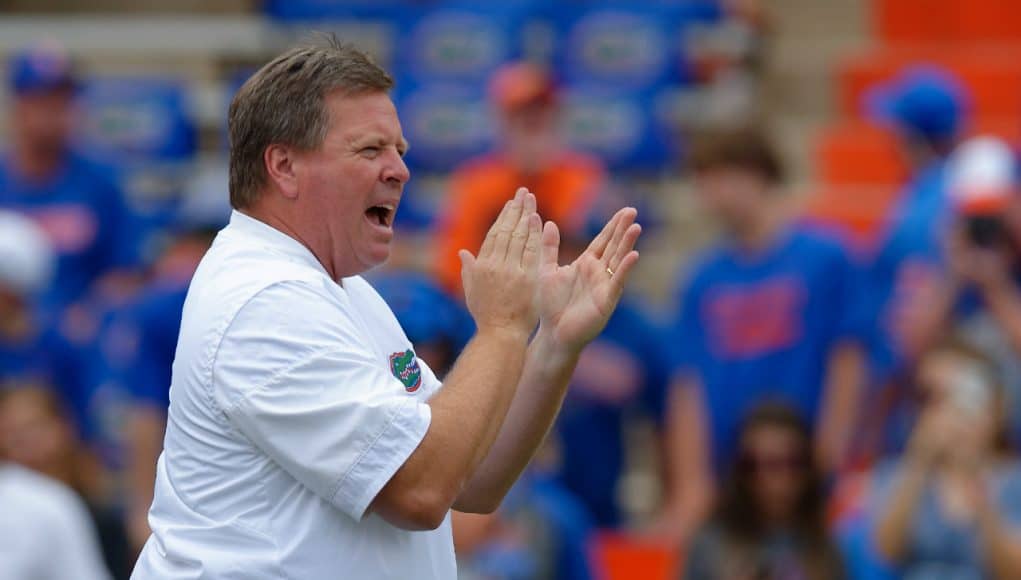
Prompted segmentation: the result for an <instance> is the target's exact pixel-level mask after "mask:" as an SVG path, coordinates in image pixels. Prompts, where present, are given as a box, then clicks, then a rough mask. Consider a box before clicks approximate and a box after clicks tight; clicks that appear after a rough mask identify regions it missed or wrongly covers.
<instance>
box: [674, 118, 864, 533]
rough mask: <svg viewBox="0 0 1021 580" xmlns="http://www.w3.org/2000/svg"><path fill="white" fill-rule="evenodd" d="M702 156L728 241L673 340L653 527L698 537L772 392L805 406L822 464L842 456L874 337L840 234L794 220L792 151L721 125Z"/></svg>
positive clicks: (697, 286) (699, 177)
mask: <svg viewBox="0 0 1021 580" xmlns="http://www.w3.org/2000/svg"><path fill="white" fill-rule="evenodd" d="M690 163H691V167H692V170H693V172H694V179H695V190H696V192H697V196H698V198H699V201H701V202H702V203H703V204H704V205H705V206H706V209H707V210H708V211H709V213H710V214H711V215H712V216H713V217H714V218H715V219H716V220H717V221H718V222H719V223H720V225H721V226H722V229H723V240H722V241H721V242H720V243H719V244H717V245H716V247H715V248H713V249H712V250H710V251H709V252H708V253H707V254H706V255H705V256H704V257H703V258H702V259H701V262H700V263H698V265H697V266H696V267H695V268H694V269H693V270H692V272H691V273H690V275H689V276H688V281H687V282H686V284H685V285H684V287H683V291H682V292H681V293H680V295H679V299H678V304H679V305H680V310H679V316H678V319H677V323H676V328H675V331H676V333H675V335H674V337H673V338H672V342H671V344H670V346H671V348H672V351H671V353H672V356H673V360H674V362H676V364H677V366H676V369H677V370H676V372H675V374H674V378H673V384H672V388H671V392H670V394H669V416H668V417H669V418H668V439H667V450H668V451H667V460H668V461H667V463H668V467H669V474H668V483H669V488H668V489H667V495H666V503H665V506H664V508H663V510H662V517H661V519H660V522H659V523H658V524H657V525H656V526H655V528H654V530H656V532H657V533H658V534H659V535H661V536H662V537H664V538H668V539H670V540H672V541H675V542H683V541H684V540H685V539H687V538H690V534H691V533H692V532H693V531H694V530H695V529H696V528H697V526H698V525H699V523H700V521H701V519H702V517H704V515H705V513H706V511H707V509H708V508H709V507H710V506H711V505H712V489H713V487H714V485H713V480H714V478H715V477H716V475H717V474H719V473H720V472H721V471H722V468H723V466H725V465H728V464H729V463H730V462H731V461H732V460H733V458H734V457H735V453H736V452H737V447H738V428H739V426H740V424H741V421H742V420H743V418H744V416H745V415H746V414H747V413H748V412H749V411H750V410H751V409H752V408H754V407H755V406H757V405H758V404H760V403H762V402H763V401H767V400H780V401H785V402H787V403H789V404H791V405H792V406H793V407H794V408H796V409H797V410H798V411H799V412H800V413H801V415H802V417H803V418H804V419H805V420H806V421H807V422H808V424H809V425H810V426H811V429H812V432H813V434H814V437H813V442H814V454H815V457H816V458H817V459H818V460H819V462H820V465H821V466H822V468H823V469H824V470H825V471H826V472H827V473H834V472H835V471H837V470H839V469H840V468H841V467H842V465H843V463H844V461H845V458H846V456H847V453H848V450H849V448H850V445H851V436H852V432H853V429H854V427H855V424H856V420H857V418H858V408H859V397H860V393H861V389H862V384H863V382H864V368H865V365H864V358H865V357H864V346H863V345H864V344H865V342H866V337H867V335H868V332H867V324H866V321H865V320H863V317H862V316H861V308H860V307H859V304H858V302H857V301H858V299H859V297H860V292H859V291H858V286H859V283H860V280H859V272H858V269H857V268H856V267H855V266H854V265H853V264H852V262H851V261H850V259H849V257H848V255H847V253H846V252H845V251H844V250H843V249H842V248H841V246H840V245H839V244H837V243H836V242H833V241H830V240H828V239H826V238H824V237H823V236H821V235H820V234H818V233H816V232H812V231H809V230H808V229H806V228H803V227H801V226H799V225H797V224H796V223H794V222H793V221H792V218H791V217H790V215H789V214H788V213H787V211H786V207H785V205H784V198H783V197H782V194H781V191H780V186H781V184H782V182H783V169H782V167H781V164H780V160H779V158H778V156H777V155H776V153H775V152H774V151H773V148H772V146H771V145H770V143H769V141H768V140H767V139H766V138H765V136H764V135H763V134H762V133H760V132H758V131H755V130H753V129H740V130H735V131H729V132H726V133H721V134H719V135H716V136H714V137H713V138H710V139H707V140H705V141H703V142H702V143H699V144H697V145H696V147H695V149H694V150H693V152H692V155H691V162H690Z"/></svg>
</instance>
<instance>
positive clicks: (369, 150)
mask: <svg viewBox="0 0 1021 580" xmlns="http://www.w3.org/2000/svg"><path fill="white" fill-rule="evenodd" d="M361 153H362V155H365V156H366V157H375V156H376V155H379V147H362V151H361Z"/></svg>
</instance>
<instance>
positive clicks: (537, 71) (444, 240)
mask: <svg viewBox="0 0 1021 580" xmlns="http://www.w3.org/2000/svg"><path fill="white" fill-rule="evenodd" d="M489 95H490V98H491V100H492V102H493V106H494V108H495V110H496V111H497V115H498V117H499V131H500V142H499V145H498V148H497V150H496V151H494V152H492V153H489V154H486V155H483V156H481V157H479V158H476V159H471V160H469V161H467V162H466V163H465V164H464V165H462V166H461V167H460V168H458V169H457V170H455V171H454V172H453V174H452V175H451V177H450V191H449V195H448V198H447V201H446V203H445V212H444V214H443V215H442V216H441V217H440V228H439V232H438V240H437V246H438V247H437V267H436V274H437V277H438V279H439V281H440V284H441V285H442V286H443V287H444V288H445V289H447V290H448V291H449V292H451V293H452V294H453V295H455V296H459V295H460V294H459V290H460V288H461V263H460V262H459V261H458V258H457V252H458V251H459V250H461V249H465V248H467V249H468V250H471V251H474V250H476V249H478V248H479V246H480V245H481V244H482V240H483V239H484V238H485V235H486V231H487V229H488V228H489V224H490V223H492V221H493V218H494V216H496V215H497V214H499V213H500V209H501V207H502V206H503V203H504V198H505V197H506V192H507V191H513V190H514V188H516V187H518V186H524V187H527V188H528V190H529V191H532V192H534V193H535V196H536V201H537V203H538V208H539V215H541V216H542V217H543V219H547V220H553V221H555V222H556V223H557V224H559V225H560V226H561V227H563V228H567V229H570V228H572V227H576V226H577V225H579V223H578V222H579V220H580V219H581V216H583V215H584V213H585V212H584V208H585V207H586V206H587V205H588V203H589V201H590V200H591V199H593V197H594V196H595V195H596V194H598V193H599V192H600V191H601V190H602V189H603V187H604V182H605V180H606V176H605V173H604V170H603V167H602V165H601V164H600V163H599V161H598V160H596V159H594V158H592V157H590V156H587V155H584V154H581V153H578V152H575V151H571V150H569V149H567V147H566V146H565V144H564V143H563V142H562V138H561V136H560V134H559V131H558V119H559V108H558V105H557V90H556V87H555V85H554V83H553V79H552V78H551V77H550V75H549V74H548V73H547V72H546V71H545V70H543V69H541V68H539V67H537V66H535V65H533V64H529V63H524V62H518V63H512V64H508V65H506V66H505V67H504V68H502V69H500V70H499V71H497V72H496V74H495V75H494V76H493V78H492V79H491V81H490V83H489Z"/></svg>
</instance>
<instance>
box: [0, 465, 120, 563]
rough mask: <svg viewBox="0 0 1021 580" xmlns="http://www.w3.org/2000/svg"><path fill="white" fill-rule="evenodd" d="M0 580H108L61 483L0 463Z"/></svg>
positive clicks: (81, 512)
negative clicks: (72, 579)
mask: <svg viewBox="0 0 1021 580" xmlns="http://www.w3.org/2000/svg"><path fill="white" fill-rule="evenodd" d="M0 578H4V579H7V578H10V579H11V580H65V579H67V578H75V579H76V580H109V578H110V574H109V572H108V571H107V569H106V565H105V564H104V563H103V558H102V555H101V554H100V551H99V541H98V539H97V538H96V530H95V528H94V527H93V526H92V521H91V519H90V518H89V513H88V511H87V510H86V509H85V505H84V504H83V503H82V500H81V499H79V498H78V496H77V495H75V493H74V492H73V491H71V490H70V489H68V488H67V487H66V486H64V484H62V483H60V482H58V481H54V480H52V479H50V478H48V477H44V476H42V475H39V474H37V473H35V472H32V471H29V470H27V469H25V468H23V467H18V466H16V465H12V464H9V463H0Z"/></svg>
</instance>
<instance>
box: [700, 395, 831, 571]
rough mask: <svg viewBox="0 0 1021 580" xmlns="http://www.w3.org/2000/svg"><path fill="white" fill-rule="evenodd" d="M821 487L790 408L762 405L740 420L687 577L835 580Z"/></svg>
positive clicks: (804, 429)
mask: <svg viewBox="0 0 1021 580" xmlns="http://www.w3.org/2000/svg"><path fill="white" fill-rule="evenodd" d="M825 505H826V492H825V485H824V477H823V474H822V471H821V470H820V469H818V468H817V467H816V465H815V463H814V460H813V456H812V439H811V435H810V431H809V428H808V426H807V425H806V423H805V422H804V420H803V419H802V418H801V417H800V415H799V414H798V413H797V411H795V410H794V409H793V408H791V407H788V406H786V405H783V404H779V403H772V402H768V403H763V404H761V405H760V406H758V407H756V408H755V409H754V410H752V411H751V413H750V414H749V415H748V417H747V418H746V420H745V422H744V424H743V427H742V429H741V431H740V435H739V451H738V455H737V459H736V460H735V462H734V463H733V464H732V465H731V468H730V473H729V477H728V478H727V479H726V480H725V482H724V485H723V488H722V491H721V493H720V497H719V502H718V504H717V506H716V511H715V513H714V515H713V517H711V518H710V519H709V521H708V522H707V523H706V524H704V525H703V526H702V528H701V529H700V530H699V532H698V533H697V534H696V535H695V538H694V540H693V542H692V544H691V549H690V551H689V552H688V557H687V559H686V562H685V565H684V566H683V572H682V576H681V577H682V578H684V579H685V580H759V579H769V580H817V579H818V580H823V579H825V580H839V579H841V578H844V577H845V574H844V566H843V562H842V561H841V558H840V555H839V553H838V551H837V548H836V545H835V544H834V543H833V541H832V540H831V538H830V535H829V532H828V530H827V527H826V513H825Z"/></svg>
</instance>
